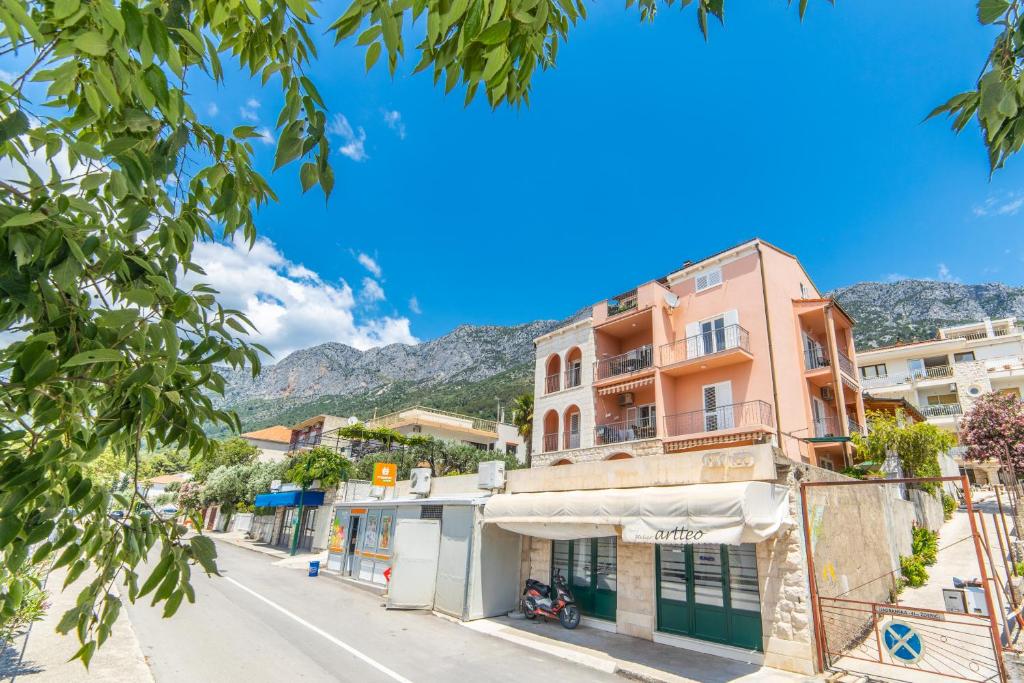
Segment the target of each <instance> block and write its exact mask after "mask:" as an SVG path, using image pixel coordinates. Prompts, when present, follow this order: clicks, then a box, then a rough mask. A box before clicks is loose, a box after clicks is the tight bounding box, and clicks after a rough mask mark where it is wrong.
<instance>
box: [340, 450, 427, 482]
mask: <svg viewBox="0 0 1024 683" xmlns="http://www.w3.org/2000/svg"><path fill="white" fill-rule="evenodd" d="M378 462H390V463H394V464H395V466H396V468H397V473H396V474H395V476H396V477H397V478H398V479H399V480H402V479H408V478H409V471H410V470H411V469H412V468H413V467H415V466H416V463H417V459H416V458H415V457H413V455H412V454H411V452H410V451H409V450H407V449H406V450H401V451H391V452H383V451H378V452H377V453H369V454H367V455H364V456H363V457H361V458H359V462H357V463H356V465H355V468H354V470H353V472H352V478H353V479H365V480H371V479H373V466H374V465H376V464H377V463H378Z"/></svg>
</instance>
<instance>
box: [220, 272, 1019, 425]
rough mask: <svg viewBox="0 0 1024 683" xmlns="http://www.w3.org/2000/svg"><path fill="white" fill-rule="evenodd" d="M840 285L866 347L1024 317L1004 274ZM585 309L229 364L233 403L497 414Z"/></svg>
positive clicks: (275, 418)
mask: <svg viewBox="0 0 1024 683" xmlns="http://www.w3.org/2000/svg"><path fill="white" fill-rule="evenodd" d="M831 294H832V295H834V296H835V297H836V299H837V300H838V301H839V303H840V305H842V306H843V308H844V310H846V311H847V312H848V313H849V314H850V315H851V316H853V318H854V319H855V320H856V321H857V327H856V335H855V336H856V343H857V347H858V348H873V347H876V346H883V345H886V344H892V343H895V342H898V341H917V340H921V339H928V338H931V337H933V336H934V335H935V332H936V330H937V329H938V328H939V327H940V326H946V325H953V324H957V323H963V322H971V321H976V320H980V319H982V318H984V317H986V316H988V317H991V318H997V317H1004V316H1010V315H1015V316H1020V317H1022V318H1024V287H1009V286H1007V285H1003V284H999V283H989V284H980V285H965V284H961V283H957V282H939V281H934V280H900V281H897V282H861V283H858V284H855V285H850V286H848V287H840V288H838V289H836V290H835V291H834V292H831ZM581 313H582V312H581ZM581 313H577V314H575V315H573V316H570V317H569V318H567V319H566V320H537V321H533V322H528V323H523V324H520V325H510V326H497V325H460V326H459V327H456V328H455V329H454V330H452V331H451V332H449V333H448V334H446V335H444V336H442V337H438V338H437V339H434V340H432V341H428V342H424V343H422V344H416V345H409V344H389V345H388V346H382V347H378V348H372V349H368V350H366V351H360V350H358V349H355V348H352V347H351V346H347V345H345V344H340V343H333V342H332V343H327V344H320V345H318V346H314V347H311V348H308V349H303V350H301V351H296V352H294V353H291V354H290V355H288V356H287V357H285V358H283V359H282V360H281V361H279V362H278V363H276V364H274V365H268V366H266V367H265V368H264V369H263V371H262V372H261V373H260V375H259V376H258V377H256V378H255V379H254V378H253V377H251V376H250V375H249V374H247V373H236V372H231V371H224V374H225V376H226V378H227V389H226V393H225V396H224V399H223V403H224V404H225V405H227V406H230V407H231V408H233V409H235V410H236V411H237V412H238V414H239V416H240V417H241V419H242V424H243V427H244V428H245V429H247V430H248V429H258V428H261V427H265V426H268V425H272V424H294V423H295V422H299V421H301V420H303V419H305V418H307V417H310V416H312V415H317V414H320V413H329V414H333V415H357V416H359V417H361V418H364V419H365V418H368V417H372V416H373V415H374V413H377V414H384V413H387V412H391V411H393V410H396V409H398V408H401V407H403V406H406V405H410V404H415V403H421V404H425V405H430V406H432V407H435V408H441V409H445V410H454V411H457V412H461V413H466V414H470V415H478V416H483V417H490V418H493V417H495V416H496V415H498V412H499V410H501V409H502V407H507V406H508V405H509V403H510V402H511V401H512V400H513V399H514V398H515V397H516V396H518V395H520V394H523V393H529V392H530V391H531V390H532V384H533V363H534V356H533V339H534V338H536V337H538V336H540V335H542V334H544V333H546V332H549V331H551V330H553V329H555V328H556V327H560V326H561V325H563V324H565V323H566V322H569V321H570V320H573V319H575V318H576V317H578V316H579V315H580V314H581ZM505 417H506V418H510V417H511V415H510V414H506V416H505Z"/></svg>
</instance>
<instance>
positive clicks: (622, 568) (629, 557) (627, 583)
mask: <svg viewBox="0 0 1024 683" xmlns="http://www.w3.org/2000/svg"><path fill="white" fill-rule="evenodd" d="M615 552H616V555H617V557H616V572H617V578H618V587H617V594H616V607H615V626H616V631H618V632H619V633H624V634H625V635H627V636H634V637H636V638H644V639H645V640H651V639H652V638H653V637H654V630H655V628H657V614H656V610H655V608H654V605H655V599H656V595H655V581H654V546H653V545H643V544H638V543H623V542H622V540H621V539H620V540H619V541H618V543H617V544H616V549H615Z"/></svg>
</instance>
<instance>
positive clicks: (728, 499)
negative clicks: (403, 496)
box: [484, 481, 789, 545]
mask: <svg viewBox="0 0 1024 683" xmlns="http://www.w3.org/2000/svg"><path fill="white" fill-rule="evenodd" d="M788 493H789V489H788V488H787V487H785V486H778V485H776V484H769V483H766V482H762V481H748V482H732V483H725V484H693V485H690V486H654V487H649V488H637V489H600V490H594V491H552V492H544V493H514V494H501V495H497V496H492V497H491V498H490V499H489V500H488V501H487V504H486V505H485V506H484V523H491V524H497V525H498V526H500V527H501V528H502V529H505V530H507V531H511V532H514V533H517V534H523V535H524V536H534V537H537V538H550V539H555V540H568V539H571V538H592V537H598V536H614V535H617V534H618V533H619V530H620V529H621V533H622V540H624V541H626V542H628V543H664V544H672V545H677V544H691V543H724V544H727V545H738V544H740V543H757V542H759V541H763V540H765V539H766V538H770V537H771V536H773V535H775V534H776V533H778V531H779V530H780V529H781V528H783V525H784V524H786V523H787V522H788V520H787V515H788V511H789V500H788Z"/></svg>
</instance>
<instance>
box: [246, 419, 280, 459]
mask: <svg viewBox="0 0 1024 683" xmlns="http://www.w3.org/2000/svg"><path fill="white" fill-rule="evenodd" d="M292 433H293V432H292V428H291V427H285V426H284V425H275V426H273V427H266V428H265V429H257V430H256V431H253V432H245V433H244V434H242V438H243V439H245V440H246V441H248V442H249V443H251V444H252V445H253V446H255V447H256V448H258V449H259V451H260V452H259V455H258V456H257V460H259V461H260V462H281V461H282V460H285V459H287V458H288V453H289V451H290V450H291V443H292Z"/></svg>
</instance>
